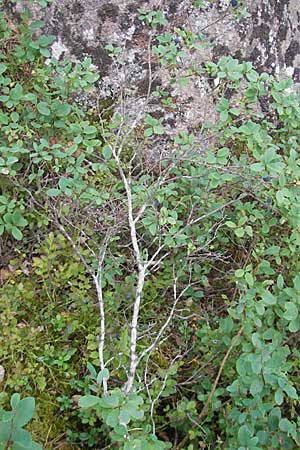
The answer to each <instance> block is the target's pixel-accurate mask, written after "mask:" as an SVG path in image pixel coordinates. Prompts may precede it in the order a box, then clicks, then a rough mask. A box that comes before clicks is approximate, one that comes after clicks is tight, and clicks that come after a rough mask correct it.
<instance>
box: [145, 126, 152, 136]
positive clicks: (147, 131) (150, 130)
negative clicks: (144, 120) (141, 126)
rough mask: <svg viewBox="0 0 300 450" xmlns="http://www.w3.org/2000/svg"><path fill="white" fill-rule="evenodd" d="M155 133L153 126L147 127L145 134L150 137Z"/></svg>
mask: <svg viewBox="0 0 300 450" xmlns="http://www.w3.org/2000/svg"><path fill="white" fill-rule="evenodd" d="M152 134H153V130H152V128H146V130H145V131H144V136H145V137H150V136H152Z"/></svg>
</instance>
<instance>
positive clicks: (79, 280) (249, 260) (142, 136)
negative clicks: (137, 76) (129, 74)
mask: <svg viewBox="0 0 300 450" xmlns="http://www.w3.org/2000/svg"><path fill="white" fill-rule="evenodd" d="M140 20H143V21H144V22H145V26H149V27H152V29H153V30H152V33H153V36H154V37H153V39H154V40H155V45H154V46H153V54H154V57H155V58H156V61H158V62H159V63H160V64H162V65H163V66H167V67H170V68H171V69H172V70H173V71H175V72H176V66H177V64H178V61H179V62H181V61H184V60H188V58H189V57H190V53H189V52H190V51H192V53H193V52H195V51H201V45H203V41H202V36H193V35H191V34H190V33H189V32H187V31H186V30H181V29H180V30H179V29H176V30H174V32H169V31H166V32H164V27H165V26H166V25H167V22H166V20H165V19H164V17H163V15H162V13H161V12H159V11H157V12H150V13H149V12H147V11H145V10H141V11H140ZM41 26H42V23H40V22H30V20H29V17H28V16H26V14H25V15H24V17H23V18H22V23H21V24H20V25H19V26H18V27H17V26H15V25H12V24H11V23H10V21H9V19H8V18H7V17H6V16H5V14H4V13H2V14H1V16H0V42H1V44H0V45H1V50H0V87H1V92H0V94H1V95H0V102H1V111H0V124H1V131H0V152H1V154H0V189H1V192H0V194H1V195H0V234H1V270H0V276H1V297H0V305H1V324H0V329H1V333H0V358H1V378H2V380H1V385H0V386H1V389H2V392H1V395H0V401H1V405H2V406H3V408H4V409H5V410H7V409H8V408H9V400H10V397H11V394H13V393H14V392H17V393H19V394H20V395H21V397H24V396H25V397H26V396H29V397H30V398H31V397H34V398H35V402H36V413H35V415H34V417H33V420H32V421H31V422H30V424H29V427H28V429H29V430H30V432H31V434H32V436H33V438H34V440H35V441H38V442H40V443H41V445H42V446H43V448H45V449H49V450H54V449H57V448H65V449H67V448H74V449H88V448H95V449H96V448H97V449H100V448H112V449H113V448H122V449H125V450H126V449H127V450H128V449H145V450H147V449H148V450H149V449H160V448H161V449H164V448H174V449H180V448H185V449H188V450H192V449H196V448H203V449H219V450H221V449H226V450H236V449H239V450H244V449H249V450H260V449H270V448H273V449H283V448H284V449H295V448H298V447H299V445H300V431H299V426H300V423H299V420H298V408H299V406H298V395H297V390H298V389H299V351H298V349H297V346H298V343H299V329H300V316H299V306H300V303H299V298H300V275H299V262H298V253H299V246H300V158H299V129H300V107H299V93H298V91H297V86H295V85H293V83H292V82H291V81H290V80H281V81H280V80H276V79H275V78H273V77H272V76H270V75H267V74H258V73H257V72H256V71H255V70H254V69H253V67H252V65H251V63H239V62H238V61H237V60H235V59H233V58H231V57H223V58H221V59H220V61H219V62H218V63H216V64H214V63H211V62H208V63H207V65H206V66H205V67H202V68H201V71H202V75H203V74H204V73H205V74H206V75H207V76H209V78H210V80H211V81H214V80H215V90H214V95H215V96H216V98H218V100H217V105H216V109H217V111H218V113H219V120H218V123H214V124H203V126H202V128H201V133H200V132H199V129H198V130H192V131H190V132H189V133H188V132H183V131H182V132H179V133H178V135H176V136H175V138H174V139H173V140H172V138H171V137H168V139H169V142H171V144H169V146H168V151H167V152H162V154H160V155H158V157H157V160H156V161H155V162H154V163H153V162H149V158H147V152H149V151H151V148H152V147H155V146H159V145H160V144H159V139H160V136H161V135H164V134H165V133H166V128H165V126H164V117H163V116H162V117H160V118H159V117H154V115H153V114H151V109H149V108H148V106H149V99H145V106H144V110H142V111H141V112H140V113H139V115H138V117H136V118H135V119H136V120H135V121H132V117H128V116H127V115H126V108H125V112H124V110H121V113H120V109H119V112H118V113H116V112H113V109H108V110H105V111H103V110H102V109H101V106H99V107H98V109H96V110H89V111H83V109H82V108H81V107H80V105H78V103H76V102H75V101H74V98H75V94H77V93H78V92H80V91H82V90H84V91H87V92H88V93H89V95H91V96H93V95H95V92H96V91H95V90H94V88H93V85H94V83H95V82H96V81H97V79H98V75H97V74H96V72H95V71H94V70H93V69H92V66H91V61H90V60H89V59H86V60H85V61H83V62H82V63H78V64H72V63H71V62H69V61H61V62H58V61H55V60H53V59H51V58H50V52H49V50H48V46H49V45H50V44H51V43H52V41H53V37H51V36H44V35H42V34H40V33H38V34H36V33H37V32H39V30H40V27H41ZM179 38H180V39H179ZM108 50H109V51H110V53H111V57H112V58H113V59H115V63H116V65H117V66H118V64H119V67H120V68H122V61H120V58H121V53H122V52H121V49H119V48H116V47H114V46H109V48H108ZM45 58H46V59H47V64H45ZM181 72H182V71H181ZM198 75H199V73H198V72H197V71H195V72H193V69H192V68H189V69H188V70H187V74H186V77H182V76H181V78H180V79H179V80H176V79H173V80H171V85H170V87H169V90H168V89H166V87H165V86H164V87H161V89H156V91H155V92H154V95H153V98H154V99H155V101H156V102H159V103H160V104H161V107H162V108H166V109H167V110H168V111H169V110H170V109H172V108H176V104H175V103H174V99H173V98H172V96H171V94H169V92H172V86H173V85H174V84H176V83H177V82H178V83H181V85H185V84H186V83H188V82H189V77H192V76H198ZM150 87H151V86H150ZM149 92H151V89H149ZM151 98H152V97H151ZM102 307H103V310H102V309H101V308H102ZM104 318H105V321H104ZM135 318H136V319H137V323H135V322H134V319H135ZM99 329H100V331H99ZM135 332H136V333H137V335H136V334H135ZM99 333H100V334H99ZM24 400H25V399H24ZM24 400H20V399H19V397H18V396H16V395H15V396H14V397H12V400H11V408H12V410H13V412H12V413H4V412H3V411H1V410H0V448H1V449H2V448H3V449H7V448H10V446H11V448H13V449H23V448H28V449H29V448H31V449H32V450H33V449H35V448H36V449H37V448H40V447H38V444H32V442H31V438H30V435H29V436H28V434H27V433H26V432H25V430H23V429H22V430H21V431H20V429H19V428H20V427H22V426H24V425H26V424H27V422H28V421H29V420H30V419H31V417H32V414H33V409H34V402H33V400H32V399H30V400H26V401H25V402H24ZM19 402H20V403H19ZM21 402H23V403H21ZM20 405H21V406H20ZM25 406H26V408H28V411H25V409H26V408H25ZM18 408H19V409H18ZM22 408H23V410H24V411H25V412H26V414H27V413H28V414H27V415H26V414H25V412H24V411H23V416H22V413H20V412H19V410H20V409H22ZM19 416H20V417H19ZM14 427H15V428H16V429H18V431H14V430H15V428H14ZM18 427H19V428H18ZM5 430H6V431H5Z"/></svg>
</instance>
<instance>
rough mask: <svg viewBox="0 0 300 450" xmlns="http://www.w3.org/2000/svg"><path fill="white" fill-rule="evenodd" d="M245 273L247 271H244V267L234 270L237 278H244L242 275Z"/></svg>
mask: <svg viewBox="0 0 300 450" xmlns="http://www.w3.org/2000/svg"><path fill="white" fill-rule="evenodd" d="M244 273H245V271H244V270H243V269H237V270H236V271H235V272H234V275H235V276H236V277H237V278H242V277H243V276H244Z"/></svg>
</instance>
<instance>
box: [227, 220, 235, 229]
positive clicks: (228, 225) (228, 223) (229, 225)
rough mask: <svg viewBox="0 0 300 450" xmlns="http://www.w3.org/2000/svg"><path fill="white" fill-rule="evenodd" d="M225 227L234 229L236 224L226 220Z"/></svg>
mask: <svg viewBox="0 0 300 450" xmlns="http://www.w3.org/2000/svg"><path fill="white" fill-rule="evenodd" d="M225 225H226V226H227V227H228V228H236V224H235V223H234V222H231V220H227V222H225Z"/></svg>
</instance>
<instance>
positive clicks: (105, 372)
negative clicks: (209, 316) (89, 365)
mask: <svg viewBox="0 0 300 450" xmlns="http://www.w3.org/2000/svg"><path fill="white" fill-rule="evenodd" d="M103 378H106V379H107V380H108V378H109V371H108V369H103V370H100V372H99V373H98V376H97V383H98V384H101V383H102V381H103Z"/></svg>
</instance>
